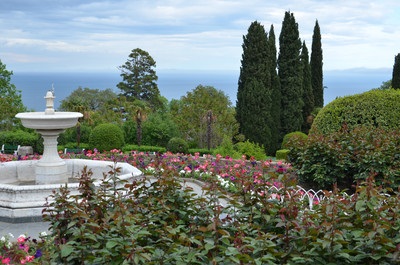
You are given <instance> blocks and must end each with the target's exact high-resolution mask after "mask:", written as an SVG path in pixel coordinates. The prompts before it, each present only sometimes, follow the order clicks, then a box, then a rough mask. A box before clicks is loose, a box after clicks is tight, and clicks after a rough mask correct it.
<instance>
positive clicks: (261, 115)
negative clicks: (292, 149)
mask: <svg viewBox="0 0 400 265" xmlns="http://www.w3.org/2000/svg"><path fill="white" fill-rule="evenodd" d="M242 48H243V54H242V60H241V63H242V64H241V67H240V76H239V82H238V92H237V101H236V119H237V121H238V123H239V132H240V133H242V134H243V135H244V136H245V137H246V139H249V140H250V141H251V142H255V143H259V144H263V145H264V147H265V148H267V149H268V148H269V147H270V146H271V143H270V141H271V130H270V125H271V124H272V121H271V89H270V84H271V77H270V65H269V63H270V58H269V49H268V39H267V34H266V32H265V29H264V26H262V25H261V24H260V23H259V22H257V21H255V22H253V23H252V24H251V25H250V27H249V29H248V33H247V35H246V36H243V44H242Z"/></svg>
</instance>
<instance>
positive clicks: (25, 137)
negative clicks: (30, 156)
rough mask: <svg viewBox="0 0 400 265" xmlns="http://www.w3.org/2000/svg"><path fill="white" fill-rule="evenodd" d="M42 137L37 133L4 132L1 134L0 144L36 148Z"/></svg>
mask: <svg viewBox="0 0 400 265" xmlns="http://www.w3.org/2000/svg"><path fill="white" fill-rule="evenodd" d="M39 138H40V135H39V134H37V133H36V132H26V131H22V130H17V131H2V132H0V144H11V145H21V146H23V145H25V146H32V147H35V146H36V143H37V141H38V140H39Z"/></svg>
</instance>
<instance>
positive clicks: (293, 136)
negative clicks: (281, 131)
mask: <svg viewBox="0 0 400 265" xmlns="http://www.w3.org/2000/svg"><path fill="white" fill-rule="evenodd" d="M307 137H308V136H307V134H305V133H303V132H291V133H288V134H286V135H285V136H284V137H283V140H282V146H281V148H282V149H289V148H290V147H291V145H295V144H296V142H297V141H306V140H307Z"/></svg>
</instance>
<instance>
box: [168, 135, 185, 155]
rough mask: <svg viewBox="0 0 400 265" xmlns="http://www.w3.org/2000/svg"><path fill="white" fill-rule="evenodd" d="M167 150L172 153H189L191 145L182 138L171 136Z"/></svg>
mask: <svg viewBox="0 0 400 265" xmlns="http://www.w3.org/2000/svg"><path fill="white" fill-rule="evenodd" d="M167 150H168V151H170V152H171V153H181V154H188V153H189V145H188V143H187V142H186V141H185V140H183V139H182V138H177V137H174V138H171V139H170V140H169V142H168V144H167Z"/></svg>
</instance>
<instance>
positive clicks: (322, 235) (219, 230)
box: [44, 150, 400, 265]
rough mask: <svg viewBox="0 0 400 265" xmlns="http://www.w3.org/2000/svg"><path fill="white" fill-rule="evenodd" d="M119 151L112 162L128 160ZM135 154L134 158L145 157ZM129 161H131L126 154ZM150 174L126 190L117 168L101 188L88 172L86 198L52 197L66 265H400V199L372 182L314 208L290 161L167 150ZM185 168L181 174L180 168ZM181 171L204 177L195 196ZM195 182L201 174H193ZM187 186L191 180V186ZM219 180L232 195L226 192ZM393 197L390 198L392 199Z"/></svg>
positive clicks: (58, 255)
mask: <svg viewBox="0 0 400 265" xmlns="http://www.w3.org/2000/svg"><path fill="white" fill-rule="evenodd" d="M117 151H118V150H115V151H114V152H113V153H112V154H113V159H121V158H125V159H127V158H128V157H127V156H126V155H122V154H120V153H118V152H117ZM142 155H143V156H144V157H142V158H143V160H141V159H140V158H138V157H136V158H135V160H134V161H148V160H147V155H145V154H142ZM129 156H132V157H133V155H129ZM146 168H152V174H153V178H152V179H151V180H150V179H147V178H144V177H143V178H139V179H136V180H134V181H132V182H129V183H128V182H125V183H122V185H115V183H116V182H115V180H118V177H117V173H118V170H119V169H118V168H115V167H111V168H110V171H109V172H108V174H107V176H105V177H104V179H103V181H102V183H101V185H100V186H99V187H97V188H96V187H95V186H94V185H93V179H92V178H91V171H90V170H89V169H85V170H84V171H82V174H81V175H82V176H81V179H80V194H70V193H69V191H68V187H64V188H62V189H61V190H60V192H55V193H54V194H53V195H52V196H51V198H49V201H48V204H47V208H46V209H45V211H44V218H45V220H46V221H48V222H50V225H51V231H52V235H51V236H52V237H54V244H53V245H54V247H53V248H49V249H48V256H49V257H51V261H52V262H54V263H59V264H75V263H79V264H80V263H85V264H171V265H172V264H229V265H230V264H397V263H399V262H400V233H399V230H400V216H399V213H400V193H399V192H398V191H394V190H386V189H383V188H382V186H379V185H376V182H375V180H374V178H372V177H369V178H367V179H366V180H365V181H364V182H362V183H360V184H359V185H357V186H356V189H355V191H354V194H353V195H347V194H345V193H343V192H341V191H340V190H338V189H337V188H334V189H333V190H332V191H331V192H329V191H323V196H322V197H321V199H319V200H315V201H314V202H313V203H312V204H313V207H312V209H311V208H310V207H309V206H310V205H309V202H310V201H309V200H307V196H308V194H307V193H306V194H305V193H304V192H303V191H302V190H299V187H298V186H297V178H296V175H295V174H294V173H295V171H294V169H293V168H291V167H289V166H288V165H287V164H284V163H273V162H271V161H262V162H260V161H255V160H250V161H248V160H246V159H245V158H242V159H239V160H233V159H223V158H222V157H221V156H216V157H211V156H210V157H206V158H200V157H199V156H198V155H195V156H180V155H176V154H168V153H167V154H163V155H158V156H155V157H153V158H152V159H151V160H150V161H149V163H147V166H146ZM178 170H179V171H178ZM180 171H184V172H187V174H192V173H193V172H196V171H197V172H198V173H199V174H198V176H200V173H204V174H203V175H205V174H206V175H207V176H208V177H207V181H204V182H203V183H204V185H203V186H202V191H201V192H200V194H202V196H199V194H196V193H194V192H193V190H192V189H191V188H190V186H188V185H186V184H185V182H184V181H183V180H182V179H180V178H178V177H177V176H178V175H179V174H180V173H179V172H180ZM193 176H197V174H194V175H193ZM186 181H188V180H186ZM221 182H229V183H232V184H233V185H234V186H235V189H233V190H230V191H227V190H226V189H225V188H224V187H223V186H222V185H221ZM388 192H390V193H391V195H388Z"/></svg>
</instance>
